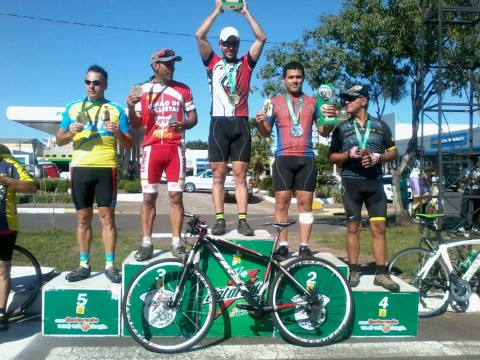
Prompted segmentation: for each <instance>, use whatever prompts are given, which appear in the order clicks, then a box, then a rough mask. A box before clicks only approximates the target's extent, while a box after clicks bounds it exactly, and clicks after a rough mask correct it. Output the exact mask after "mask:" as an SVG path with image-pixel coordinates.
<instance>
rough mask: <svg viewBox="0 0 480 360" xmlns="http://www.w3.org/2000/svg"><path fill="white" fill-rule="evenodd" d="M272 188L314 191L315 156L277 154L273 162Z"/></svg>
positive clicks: (315, 174)
mask: <svg viewBox="0 0 480 360" xmlns="http://www.w3.org/2000/svg"><path fill="white" fill-rule="evenodd" d="M272 168H273V172H272V175H273V190H274V191H286V190H293V188H294V187H295V189H296V190H300V191H309V192H314V191H315V185H316V179H317V167H316V166H315V158H313V157H307V156H278V157H276V158H275V162H274V163H273V166H272Z"/></svg>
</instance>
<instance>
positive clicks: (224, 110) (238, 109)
mask: <svg viewBox="0 0 480 360" xmlns="http://www.w3.org/2000/svg"><path fill="white" fill-rule="evenodd" d="M248 57H249V55H248V54H245V55H243V56H242V57H241V58H240V59H237V60H236V61H235V62H233V63H232V62H230V63H228V62H227V67H228V66H234V65H235V63H236V64H237V66H238V67H237V77H236V79H235V93H236V94H237V95H238V96H239V97H240V102H239V103H238V104H237V105H232V104H230V103H229V102H228V95H230V93H231V92H230V86H229V83H228V77H227V72H226V69H225V66H224V63H223V59H222V58H221V57H220V56H218V55H217V54H215V53H212V56H210V59H209V61H207V62H204V65H205V66H206V69H207V76H208V84H209V87H210V95H211V96H212V108H211V110H210V114H211V116H239V117H248V94H249V92H250V79H251V77H252V72H253V67H254V65H255V62H252V61H250V62H249V61H248Z"/></svg>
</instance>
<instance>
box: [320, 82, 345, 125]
mask: <svg viewBox="0 0 480 360" xmlns="http://www.w3.org/2000/svg"><path fill="white" fill-rule="evenodd" d="M315 96H316V98H317V106H318V113H319V119H318V122H317V125H331V124H336V123H339V122H340V121H342V120H345V119H346V118H347V113H346V112H345V109H342V105H341V103H340V101H338V100H337V99H336V97H335V94H334V91H333V84H332V83H327V84H322V85H320V87H319V88H318V90H316V91H315ZM329 105H333V106H335V110H336V113H337V116H335V117H328V116H326V114H325V108H326V107H327V106H329Z"/></svg>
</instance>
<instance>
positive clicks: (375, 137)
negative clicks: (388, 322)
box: [328, 85, 400, 292]
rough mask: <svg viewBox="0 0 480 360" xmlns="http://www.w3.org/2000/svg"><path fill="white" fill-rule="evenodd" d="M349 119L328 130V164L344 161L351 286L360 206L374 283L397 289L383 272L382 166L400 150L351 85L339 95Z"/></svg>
mask: <svg viewBox="0 0 480 360" xmlns="http://www.w3.org/2000/svg"><path fill="white" fill-rule="evenodd" d="M340 98H341V99H342V101H343V102H345V108H346V112H347V113H348V114H349V115H350V118H349V119H347V120H345V121H343V122H341V123H340V124H338V126H337V127H336V128H335V130H334V131H333V134H332V142H331V144H330V152H329V159H328V160H329V162H330V163H332V164H341V165H342V173H341V175H342V184H343V205H344V207H345V215H346V217H347V255H348V261H349V270H350V285H351V286H352V287H355V286H358V284H359V282H360V268H359V265H358V254H359V251H360V232H361V230H362V218H361V211H362V206H363V205H364V204H365V207H366V208H367V211H368V216H369V219H370V230H371V231H372V235H373V240H372V248H373V256H374V258H375V264H376V275H375V280H374V284H375V285H379V286H382V287H384V288H385V289H387V290H390V291H392V292H397V291H399V290H400V286H399V285H398V284H397V283H396V282H394V281H393V280H392V279H391V278H390V276H389V275H388V274H387V272H386V265H385V263H386V253H387V245H386V238H385V232H386V219H387V198H386V195H385V192H384V191H383V181H382V177H383V174H382V164H383V163H386V162H389V161H393V160H395V159H397V158H398V151H397V147H396V145H395V141H394V140H393V138H392V132H391V130H390V128H389V127H388V125H387V124H386V123H385V122H384V121H382V120H380V119H375V118H372V117H371V116H370V115H369V114H368V112H367V108H368V102H369V93H368V90H367V88H366V87H364V86H361V85H355V86H353V87H352V88H350V89H348V90H347V91H346V92H343V93H340Z"/></svg>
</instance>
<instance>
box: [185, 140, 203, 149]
mask: <svg viewBox="0 0 480 360" xmlns="http://www.w3.org/2000/svg"><path fill="white" fill-rule="evenodd" d="M185 146H186V147H187V149H191V150H208V143H207V142H205V141H202V140H194V141H187V143H186V144H185Z"/></svg>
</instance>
